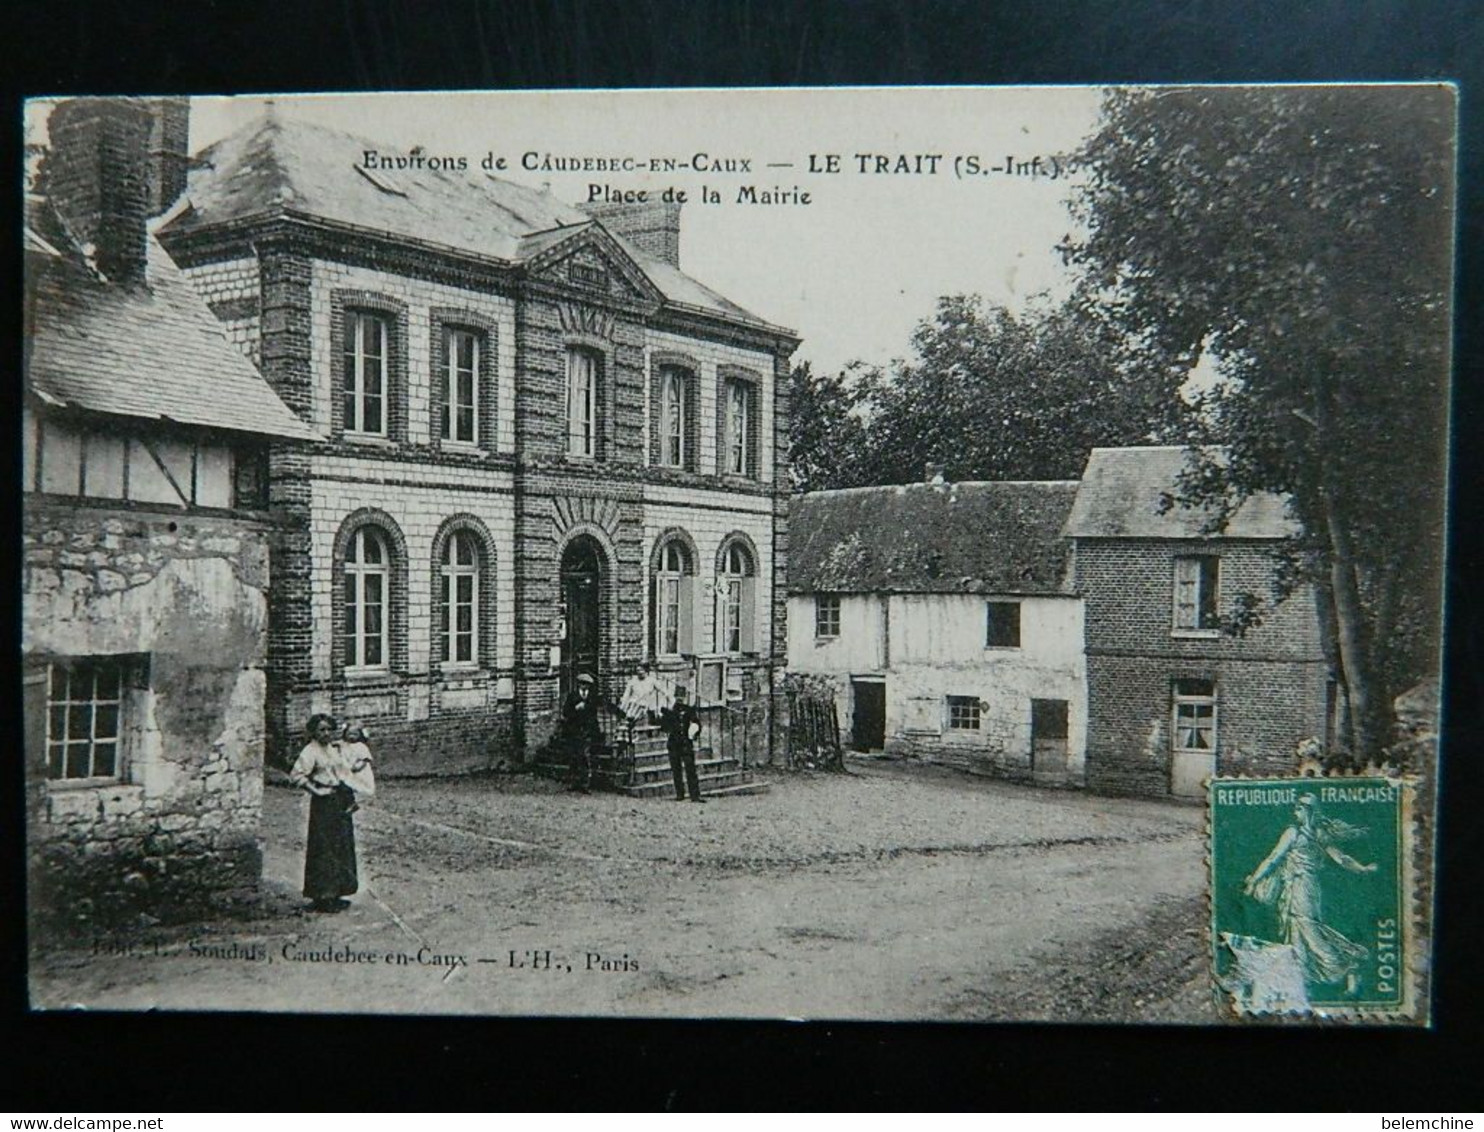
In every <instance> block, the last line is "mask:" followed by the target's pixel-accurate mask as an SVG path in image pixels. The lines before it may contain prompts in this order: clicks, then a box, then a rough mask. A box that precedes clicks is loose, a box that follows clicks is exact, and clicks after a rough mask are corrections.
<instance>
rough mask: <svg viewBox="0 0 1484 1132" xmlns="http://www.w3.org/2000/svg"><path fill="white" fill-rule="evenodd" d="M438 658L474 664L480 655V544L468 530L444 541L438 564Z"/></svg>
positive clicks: (457, 662)
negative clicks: (441, 557) (441, 556)
mask: <svg viewBox="0 0 1484 1132" xmlns="http://www.w3.org/2000/svg"><path fill="white" fill-rule="evenodd" d="M437 604H438V608H437V632H438V644H437V649H438V659H439V660H440V661H441V662H442V663H444V664H468V665H472V664H475V663H476V662H477V660H478V658H479V547H478V545H477V544H476V543H475V540H474V536H473V535H472V534H470V533H469V532H468V531H455V532H454V533H453V534H452V535H450V536H449V539H448V541H447V542H446V543H444V544H443V560H442V562H440V563H439V567H438V603H437Z"/></svg>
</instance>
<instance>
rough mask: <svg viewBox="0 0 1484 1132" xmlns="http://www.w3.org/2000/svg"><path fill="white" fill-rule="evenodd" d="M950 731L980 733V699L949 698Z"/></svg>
mask: <svg viewBox="0 0 1484 1132" xmlns="http://www.w3.org/2000/svg"><path fill="white" fill-rule="evenodd" d="M948 729H949V730H950V731H978V730H979V701H978V699H976V698H975V697H974V696H949V697H948Z"/></svg>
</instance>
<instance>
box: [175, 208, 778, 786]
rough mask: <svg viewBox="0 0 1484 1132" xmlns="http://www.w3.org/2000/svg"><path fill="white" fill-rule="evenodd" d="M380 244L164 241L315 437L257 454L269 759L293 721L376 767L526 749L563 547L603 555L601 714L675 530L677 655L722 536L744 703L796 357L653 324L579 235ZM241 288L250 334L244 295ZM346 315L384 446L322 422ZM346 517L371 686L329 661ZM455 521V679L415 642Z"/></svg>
mask: <svg viewBox="0 0 1484 1132" xmlns="http://www.w3.org/2000/svg"><path fill="white" fill-rule="evenodd" d="M384 244H385V247H382V246H380V245H377V244H376V243H375V242H374V241H367V242H358V243H357V244H356V245H354V246H351V245H348V244H345V243H343V242H341V241H339V240H338V239H335V238H331V237H327V236H325V235H323V234H320V233H315V232H308V231H300V230H297V229H296V228H295V227H294V226H293V225H290V224H284V223H280V222H273V223H268V224H266V225H265V230H264V231H263V232H261V233H258V234H256V238H254V239H253V240H252V242H251V243H249V242H248V240H247V239H246V238H244V237H243V236H242V235H240V234H233V235H231V236H224V237H223V238H222V239H220V240H216V239H211V238H203V237H202V236H200V235H199V234H198V235H196V236H194V237H193V238H191V239H189V240H185V241H181V242H178V243H175V244H167V246H169V247H170V250H171V252H172V254H173V255H174V256H175V258H176V259H177V261H178V262H180V263H181V265H182V266H183V267H184V268H185V269H186V270H187V272H188V273H189V275H190V276H191V278H192V280H193V282H195V283H196V285H197V286H199V287H200V288H201V289H202V291H203V293H204V294H205V295H206V297H207V299H208V302H210V303H211V304H212V309H213V310H214V311H215V312H216V313H217V314H218V317H219V318H221V319H222V320H223V324H224V326H226V328H227V330H228V333H229V335H230V337H231V338H232V340H233V341H234V342H236V343H237V344H238V345H239V347H240V348H242V349H243V350H244V352H245V353H247V354H248V356H249V357H253V358H254V360H256V361H259V362H260V364H261V366H262V369H263V373H264V376H265V377H266V378H267V380H268V381H269V383H270V384H271V385H272V386H273V387H274V389H275V390H277V391H278V392H279V394H280V396H281V397H282V398H283V399H284V400H285V401H286V402H287V403H288V404H289V405H291V406H292V407H293V408H294V409H296V410H297V411H298V412H299V413H300V415H301V416H303V417H304V418H305V420H306V421H308V422H309V423H311V424H312V425H314V426H315V427H316V428H318V429H320V430H322V432H323V433H324V434H325V435H326V436H327V437H328V440H327V442H326V443H325V444H322V445H319V446H317V447H316V448H314V449H313V450H312V451H311V452H308V453H302V452H295V451H292V450H287V449H285V450H284V451H277V450H275V452H274V455H273V460H272V468H271V497H272V502H273V504H274V506H275V508H276V510H277V512H278V515H279V517H281V518H282V519H283V520H284V521H285V523H286V529H285V531H284V533H283V534H282V535H281V536H280V538H279V540H278V542H277V545H276V549H275V554H276V558H275V574H274V589H273V594H272V609H273V613H272V629H271V634H270V635H271V643H270V650H269V664H268V674H269V693H268V694H269V709H268V710H269V719H270V725H269V730H270V745H271V748H272V754H273V757H275V758H277V759H279V760H284V759H287V758H289V757H291V756H292V755H293V754H294V753H295V752H296V751H297V749H298V746H299V745H300V744H301V742H302V738H301V729H302V724H303V720H304V719H306V718H307V717H308V715H309V714H311V713H312V712H316V711H331V712H334V713H336V714H337V715H347V714H349V715H353V716H355V717H356V718H357V719H359V720H361V721H362V722H364V723H365V725H366V726H367V727H368V728H369V729H370V730H371V732H372V734H373V736H374V740H373V741H374V742H375V743H376V744H377V745H378V746H379V748H380V749H381V750H383V751H384V752H385V754H384V755H382V756H379V757H380V759H381V761H380V762H379V769H380V770H381V771H382V772H383V773H386V774H393V775H395V774H432V773H451V772H457V771H466V770H471V769H478V768H480V767H487V766H492V765H494V764H495V763H497V762H498V761H501V760H505V761H515V760H519V759H521V758H523V757H526V755H527V754H528V753H534V751H535V749H536V748H537V747H538V746H539V745H540V744H541V742H542V741H543V740H544V739H545V738H546V737H547V735H549V733H550V730H551V728H552V726H553V724H554V717H555V711H556V708H557V706H558V703H559V695H560V689H561V674H560V670H559V668H558V667H557V666H556V665H555V664H554V663H553V661H554V659H555V658H556V656H557V655H558V654H559V651H560V647H561V640H560V638H559V637H558V630H559V624H558V621H559V617H558V613H559V603H560V570H561V563H562V556H563V553H564V551H565V550H566V549H567V548H568V547H569V546H570V545H571V544H572V543H573V541H574V540H575V539H577V538H579V537H580V536H588V537H590V538H592V539H593V540H594V541H595V542H596V544H597V546H598V547H599V551H600V552H599V561H600V566H601V570H600V578H601V587H600V588H601V592H600V598H599V600H600V613H599V618H598V622H599V633H600V639H601V642H602V646H601V652H600V676H601V678H602V682H603V684H604V685H605V690H606V691H608V692H609V693H610V694H611V695H614V696H616V695H617V692H618V691H619V688H620V687H621V684H622V680H623V678H624V677H625V676H626V675H627V674H628V673H629V672H631V671H632V670H633V669H634V667H635V666H636V665H637V664H638V663H640V662H641V661H643V660H646V659H648V658H649V655H650V651H651V647H652V646H651V643H652V629H651V624H650V618H651V609H650V592H651V585H652V580H651V579H652V571H651V568H650V562H651V560H652V557H653V555H654V552H655V548H656V543H657V540H658V539H659V538H660V537H662V536H663V535H664V533H665V532H667V531H670V530H673V529H679V530H683V531H684V532H685V534H686V536H687V537H688V538H689V539H690V540H692V542H693V544H694V546H695V548H696V555H695V568H696V571H697V577H696V579H695V585H696V587H697V594H698V597H697V600H696V610H697V620H696V628H695V635H696V646H695V647H696V651H697V652H698V653H707V654H709V653H713V652H714V651H715V641H716V636H715V623H714V607H713V602H712V599H711V598H710V597H709V594H710V592H711V591H710V587H711V586H712V584H713V582H714V579H715V573H716V563H717V558H718V555H719V553H720V551H721V549H722V546H723V545H724V543H725V542H726V540H728V539H738V540H741V541H743V542H744V543H745V544H746V545H747V546H748V547H749V548H750V554H751V556H752V558H753V569H754V571H755V581H754V583H753V587H754V588H753V591H752V592H753V601H754V604H753V610H754V618H755V625H754V627H753V632H752V634H751V641H752V645H753V649H752V652H751V654H750V655H747V656H734V657H731V658H730V661H731V670H732V683H733V685H734V687H736V688H740V687H743V686H744V685H745V687H746V688H747V689H748V691H749V694H750V695H751V696H752V698H753V699H754V700H757V699H761V700H763V701H766V700H767V698H768V696H769V693H770V690H771V687H772V685H773V682H774V679H775V670H776V669H778V668H781V665H782V663H783V659H784V644H783V641H784V634H783V630H784V626H783V618H784V615H785V607H784V602H783V595H782V592H781V591H782V587H781V585H780V584H779V579H780V577H781V575H780V574H779V570H780V569H781V568H782V567H781V566H780V564H779V562H778V560H777V554H778V551H777V548H778V547H779V546H780V545H781V544H782V543H783V542H785V541H786V531H787V501H786V498H785V497H784V496H782V495H780V494H779V486H778V485H781V484H784V483H785V482H786V476H785V461H786V444H785V443H784V442H783V440H782V438H784V437H786V433H787V421H786V415H785V414H784V413H783V412H782V411H781V410H780V409H779V408H778V405H777V401H776V396H777V390H778V389H779V388H781V386H782V383H783V379H784V378H786V376H787V372H788V359H789V356H790V355H791V353H792V350H793V347H794V346H795V345H796V342H795V341H794V340H793V339H790V338H786V337H780V336H779V334H778V332H771V333H765V332H762V331H760V330H758V329H756V328H754V327H751V326H748V325H746V324H737V325H729V324H727V323H726V322H725V321H724V320H720V319H717V318H714V317H713V318H708V319H699V318H695V317H693V316H690V315H687V316H686V317H685V318H684V319H680V318H676V317H672V316H670V315H669V314H667V312H666V311H665V309H664V307H663V305H662V304H659V303H657V302H656V301H655V300H654V298H653V296H650V295H647V294H644V293H642V292H643V291H644V287H643V286H642V282H643V281H642V279H636V278H635V276H634V271H633V269H632V265H628V266H625V265H623V264H620V263H617V262H616V261H615V260H614V258H613V257H614V256H615V255H621V254H622V253H621V252H620V251H619V250H618V248H617V246H616V245H614V244H613V243H612V241H610V240H608V239H607V238H606V236H603V235H602V234H601V233H597V234H596V236H595V239H594V241H593V242H591V243H589V244H587V245H585V246H582V247H579V248H578V249H577V250H576V251H575V252H574V253H573V254H574V255H576V256H578V257H579V258H581V259H582V266H583V268H584V270H583V271H581V272H570V273H569V272H568V271H566V269H565V268H564V266H563V262H564V261H563V260H561V259H557V260H554V261H552V262H550V263H547V262H544V261H543V262H542V263H541V264H540V265H539V270H536V269H535V268H534V267H533V268H532V270H531V274H530V276H529V277H527V278H525V279H524V280H522V279H519V278H515V277H513V276H511V275H510V274H509V273H508V272H507V273H502V272H501V270H499V269H496V268H490V267H483V266H481V267H478V268H475V267H474V266H473V265H471V264H470V263H469V262H467V260H464V259H460V258H459V257H457V256H448V257H439V256H437V255H433V254H430V253H427V252H425V251H423V250H422V249H416V250H413V249H408V248H406V247H404V246H398V245H397V244H396V241H395V239H394V238H392V237H387V238H386V239H385V241H384ZM254 253H255V254H254ZM254 280H256V281H257V284H258V287H259V288H260V310H261V314H260V316H258V318H259V319H260V321H259V320H257V319H255V317H254V313H253V307H254V304H253V303H252V302H251V301H250V300H249V295H248V291H249V289H250V288H251V286H252V284H253V281H254ZM572 280H577V282H575V283H574V282H572ZM356 310H363V311H369V312H374V313H378V314H380V315H383V316H384V317H386V318H387V320H388V325H389V327H390V332H391V342H390V349H389V354H390V363H389V367H388V369H389V378H390V387H389V389H388V391H387V392H388V395H389V401H388V404H389V405H390V406H391V410H392V413H391V416H390V418H389V422H388V428H387V430H386V432H387V435H386V436H385V437H365V436H357V435H355V434H354V433H348V432H347V431H346V430H345V428H344V422H343V421H342V419H341V417H342V415H343V413H342V410H341V404H342V402H343V389H344V380H345V379H344V368H345V362H344V358H343V343H344V325H345V324H344V319H345V317H346V312H348V311H356ZM448 327H458V328H460V329H466V330H472V331H474V332H475V333H477V334H478V335H479V340H480V352H481V357H480V367H479V373H480V383H481V388H480V392H479V398H480V403H479V425H478V434H479V435H478V442H477V443H476V444H474V445H466V444H449V443H447V442H445V441H444V440H443V438H442V437H441V429H440V419H441V418H440V398H441V386H440V375H439V365H440V350H441V348H442V343H443V335H444V330H445V329H446V328H448ZM573 350H581V351H587V352H588V353H589V354H590V355H591V356H592V357H593V358H595V359H596V373H597V413H596V417H597V420H596V444H595V452H594V453H593V454H592V455H591V456H588V455H574V454H571V453H569V452H568V436H567V429H568V423H567V413H566V401H565V399H566V391H567V381H568V373H567V370H568V354H569V351H573ZM255 353H256V356H255ZM672 364H675V365H681V366H683V367H684V368H685V369H686V370H687V373H688V374H689V375H690V381H691V383H692V387H691V389H690V390H689V396H690V402H689V404H688V406H687V409H688V411H687V428H688V436H687V447H688V449H689V455H688V458H687V461H686V466H685V467H683V468H663V467H659V466H657V463H658V460H657V457H658V450H657V442H656V437H657V432H656V424H655V420H656V416H657V414H658V412H659V404H658V381H659V371H660V367H661V366H664V365H672ZM743 375H745V376H746V378H747V380H748V381H749V383H751V388H752V389H753V405H752V408H753V412H752V413H751V420H750V422H749V424H750V428H751V435H750V437H749V447H750V454H749V469H748V470H749V474H748V475H747V476H742V477H737V476H723V475H721V474H720V466H719V461H720V459H721V452H720V442H719V437H720V435H721V433H720V429H721V427H722V424H721V416H720V413H721V409H722V407H723V404H724V401H723V397H724V388H725V382H726V380H727V379H728V377H738V376H743ZM780 375H782V376H780ZM361 521H365V522H367V523H371V524H373V525H374V526H375V527H376V529H377V530H378V532H380V533H381V534H382V536H383V539H384V542H385V545H386V546H387V547H388V548H389V549H390V551H391V557H392V562H391V563H389V564H388V573H387V578H388V584H389V586H390V594H389V602H388V605H387V610H386V612H387V615H388V616H389V617H390V626H391V630H390V643H391V648H390V656H389V658H388V663H387V664H386V665H385V666H384V668H383V669H382V670H380V671H378V672H375V673H363V672H355V671H351V672H347V671H346V670H345V667H344V665H343V664H342V663H340V662H339V661H337V651H339V650H341V648H342V646H341V645H339V644H337V643H336V642H337V640H338V639H339V637H340V635H341V633H342V627H343V625H344V623H345V616H346V614H345V597H344V583H343V577H342V575H343V556H344V547H345V545H346V543H347V540H348V538H349V536H350V535H351V534H352V533H353V531H354V529H355V527H356V526H357V524H358V523H359V522H361ZM456 525H462V526H463V528H464V529H467V530H471V531H477V532H478V544H479V547H480V553H481V568H480V575H479V584H480V592H481V600H480V608H479V622H480V625H479V632H480V649H479V660H478V663H477V664H476V665H472V666H465V667H461V668H456V669H455V668H449V667H447V666H444V665H442V664H440V663H439V662H438V661H437V660H436V659H435V648H434V644H433V642H432V639H431V637H432V631H433V630H432V626H433V625H434V623H435V620H436V612H437V611H436V609H435V607H434V603H435V601H436V595H437V594H438V592H439V590H438V578H439V575H438V570H437V566H436V562H437V558H436V555H437V554H438V553H439V551H440V548H441V546H442V544H443V540H445V539H446V536H447V532H448V531H449V530H450V529H452V526H456ZM703 591H704V593H705V594H706V595H708V596H706V597H705V598H704V599H703V598H702V597H701V596H699V595H701V594H702V592H703ZM687 663H688V664H689V663H693V662H689V661H688V662H687ZM761 730H762V731H763V732H765V731H766V729H765V728H763V729H761Z"/></svg>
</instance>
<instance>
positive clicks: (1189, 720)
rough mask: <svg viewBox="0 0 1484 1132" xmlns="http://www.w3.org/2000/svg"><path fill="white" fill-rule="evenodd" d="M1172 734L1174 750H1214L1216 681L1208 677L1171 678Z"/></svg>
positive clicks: (1207, 751) (1203, 751) (1206, 751)
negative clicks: (1196, 678)
mask: <svg viewBox="0 0 1484 1132" xmlns="http://www.w3.org/2000/svg"><path fill="white" fill-rule="evenodd" d="M1174 699H1175V719H1174V738H1175V750H1177V751H1200V752H1202V753H1209V752H1211V751H1214V750H1216V685H1215V683H1214V682H1212V681H1210V680H1176V681H1175V697H1174Z"/></svg>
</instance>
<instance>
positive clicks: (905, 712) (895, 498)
mask: <svg viewBox="0 0 1484 1132" xmlns="http://www.w3.org/2000/svg"><path fill="white" fill-rule="evenodd" d="M1076 492H1077V484H1076V483H1075V482H1066V483H957V484H947V483H943V482H942V481H941V479H939V480H937V481H936V482H933V483H928V484H913V485H908V486H894V487H868V488H855V489H850V490H845V491H821V492H813V493H810V494H807V495H802V496H799V497H797V498H796V499H795V500H794V504H793V509H792V512H791V517H790V522H791V529H792V536H793V541H792V552H791V555H790V564H789V594H790V596H789V667H790V669H791V670H792V671H796V672H803V673H809V674H812V675H816V676H824V677H827V678H829V679H830V680H831V681H832V682H833V683H834V684H835V686H836V688H837V690H838V691H837V707H838V714H839V718H840V720H841V722H842V727H843V728H844V729H845V730H846V731H847V732H848V741H849V742H850V744H851V745H852V746H854V747H855V748H856V749H857V750H885V751H886V752H888V753H892V754H903V755H911V756H915V757H919V758H923V759H925V760H929V761H934V762H947V763H952V764H955V765H959V766H963V767H966V768H968V769H971V770H977V771H985V772H988V773H992V774H996V775H1000V776H1003V777H1009V778H1021V779H1028V780H1029V779H1033V780H1035V781H1038V782H1043V783H1047V784H1057V785H1081V783H1082V778H1083V750H1084V746H1085V742H1086V732H1087V683H1086V675H1085V672H1084V661H1083V630H1082V618H1083V603H1082V600H1081V598H1080V597H1079V596H1078V595H1077V594H1076V593H1075V592H1074V591H1073V590H1072V588H1071V585H1070V580H1069V577H1068V550H1069V545H1068V543H1067V542H1066V540H1065V539H1063V538H1062V537H1061V530H1062V526H1063V524H1064V523H1065V522H1066V519H1067V515H1068V513H1069V511H1070V509H1071V506H1072V500H1073V497H1074V496H1075V494H1076Z"/></svg>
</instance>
